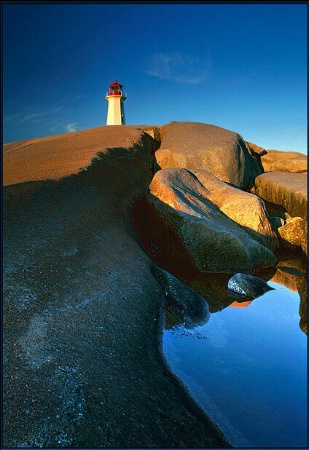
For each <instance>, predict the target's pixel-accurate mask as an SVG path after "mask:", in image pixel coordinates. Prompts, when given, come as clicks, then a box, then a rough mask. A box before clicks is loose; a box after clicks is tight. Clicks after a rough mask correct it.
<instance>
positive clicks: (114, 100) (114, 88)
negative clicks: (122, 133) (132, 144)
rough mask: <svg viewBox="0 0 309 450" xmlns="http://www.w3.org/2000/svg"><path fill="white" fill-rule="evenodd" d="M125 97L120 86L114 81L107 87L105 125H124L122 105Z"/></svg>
mask: <svg viewBox="0 0 309 450" xmlns="http://www.w3.org/2000/svg"><path fill="white" fill-rule="evenodd" d="M126 98H127V97H126V96H125V95H123V93H122V85H121V84H119V83H118V81H117V80H115V81H114V82H113V83H112V84H110V85H109V87H108V92H107V94H106V97H105V99H106V100H107V101H108V110H107V120H106V125H125V124H126V122H125V117H124V104H123V102H124V101H125V100H126Z"/></svg>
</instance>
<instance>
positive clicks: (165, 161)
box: [156, 122, 262, 188]
mask: <svg viewBox="0 0 309 450" xmlns="http://www.w3.org/2000/svg"><path fill="white" fill-rule="evenodd" d="M161 137H162V143H161V147H160V149H159V150H157V152H156V158H157V162H158V164H159V166H160V167H161V168H162V169H168V168H173V167H178V168H186V169H189V170H195V169H198V170H200V169H204V170H207V171H208V172H210V173H212V174H213V175H215V176H216V177H217V178H219V179H220V180H222V181H225V182H227V183H230V184H231V185H233V186H236V187H240V188H246V187H247V186H249V185H251V183H252V182H253V180H254V178H255V177H256V176H257V175H259V174H260V173H262V170H261V167H260V166H259V163H258V161H257V160H256V159H255V158H254V157H253V156H252V155H251V154H250V153H249V151H248V147H247V146H246V143H245V141H244V140H243V139H242V137H241V136H240V135H239V134H237V133H234V132H232V131H229V130H226V129H224V128H220V127H216V126H214V125H206V124H202V123H193V122H187V123H186V122H172V123H170V124H168V125H165V126H164V127H162V129H161Z"/></svg>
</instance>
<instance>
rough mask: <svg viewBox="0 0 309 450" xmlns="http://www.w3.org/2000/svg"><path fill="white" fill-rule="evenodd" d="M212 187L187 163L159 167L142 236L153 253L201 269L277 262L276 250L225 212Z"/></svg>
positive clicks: (255, 266) (230, 270)
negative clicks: (212, 196)
mask: <svg viewBox="0 0 309 450" xmlns="http://www.w3.org/2000/svg"><path fill="white" fill-rule="evenodd" d="M203 175H204V176H205V174H203ZM210 185H211V183H210V181H209V185H208V187H209V186H210ZM208 193H209V189H208V188H206V187H204V185H203V184H202V183H201V182H200V181H199V180H198V178H197V177H196V176H195V175H194V174H193V173H192V172H190V171H188V170H186V169H168V170H162V171H159V172H157V173H156V175H155V176H154V178H153V180H152V183H151V185H150V192H149V193H148V194H147V195H146V202H145V204H144V205H143V208H142V211H143V212H142V216H143V217H142V220H143V224H144V237H145V235H146V241H147V242H148V243H149V247H150V248H151V251H152V253H153V255H154V257H158V258H159V260H160V258H161V259H162V258H163V260H165V262H166V261H168V262H169V264H171V263H172V264H174V265H175V266H177V265H184V266H186V267H187V268H188V269H189V268H190V269H192V270H198V271H200V272H221V273H235V272H237V271H244V272H254V271H255V270H257V269H259V268H263V267H270V266H273V265H274V264H275V263H276V257H275V255H274V254H273V252H272V251H271V250H270V249H269V248H267V247H265V246H264V245H262V244H260V243H259V242H258V241H257V240H256V239H254V238H253V237H252V236H251V235H250V234H249V233H248V232H247V231H246V230H245V227H243V226H240V225H238V224H237V223H236V222H235V221H234V220H231V219H230V218H228V217H227V215H226V214H224V213H223V212H221V211H220V208H219V207H218V206H217V205H215V204H214V203H213V202H212V201H210V200H209V199H208ZM264 218H265V220H267V219H266V216H265V217H264ZM270 241H271V239H270ZM144 242H145V239H144ZM146 245H147V244H146Z"/></svg>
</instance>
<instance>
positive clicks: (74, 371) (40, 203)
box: [3, 130, 229, 448]
mask: <svg viewBox="0 0 309 450" xmlns="http://www.w3.org/2000/svg"><path fill="white" fill-rule="evenodd" d="M108 132H110V130H108ZM134 135H135V138H137V143H136V145H134V146H132V147H130V146H129V147H124V146H120V147H114V148H105V147H104V139H102V134H101V144H102V146H103V148H101V150H102V151H101V154H100V155H97V156H96V157H95V158H94V159H93V162H92V164H90V161H89V163H88V167H85V170H82V171H81V172H80V173H78V174H75V175H71V176H68V177H66V178H63V179H59V175H58V172H53V171H52V169H53V162H52V160H48V158H47V153H48V152H47V151H46V153H45V152H44V151H43V153H44V155H43V156H44V158H47V161H49V170H50V172H49V173H48V174H46V177H47V178H50V179H53V180H54V181H34V182H31V177H30V178H28V180H29V183H25V184H23V183H21V184H19V185H12V183H14V181H12V180H13V176H14V174H12V178H10V176H11V175H10V173H9V172H7V176H8V177H9V178H7V180H8V181H7V182H8V184H10V186H8V187H7V188H5V191H4V194H5V201H4V224H3V228H4V270H3V272H4V273H3V277H4V279H3V281H4V299H3V306H4V317H3V333H4V360H3V363H4V367H3V370H4V372H3V375H4V379H3V393H4V398H5V400H4V403H3V418H4V422H3V425H4V429H3V431H4V434H3V437H4V441H3V444H4V446H5V447H12V448H20V447H30V448H33V447H50V448H59V447H60V448H61V447H62V448H67V447H73V448H79V447H80V448H106V447H113V448H117V447H120V448H126V447H130V448H134V447H141V448H143V447H145V448H149V447H154V448H165V447H167V448H168V447H171V448H173V447H176V448H188V447H225V446H229V444H228V443H227V441H226V440H225V438H224V437H223V435H222V433H221V432H220V431H219V430H218V428H217V427H216V426H215V425H214V424H213V423H212V422H211V421H210V420H209V419H208V417H207V416H206V415H205V414H204V413H203V412H202V410H201V409H200V408H199V407H198V406H197V405H196V403H195V402H194V401H193V400H192V398H191V397H190V396H189V394H188V393H187V392H186V390H185V389H184V387H183V386H182V385H181V384H180V383H179V380H178V379H177V378H176V377H174V376H173V375H172V374H171V372H170V371H169V369H168V367H167V365H166V363H165V360H164V358H163V356H162V352H161V345H162V344H161V333H162V326H163V323H162V314H163V309H164V295H162V289H161V287H160V286H159V284H158V282H157V280H156V279H155V278H154V277H153V275H152V273H151V270H150V266H151V265H152V262H151V261H150V260H149V258H148V257H147V256H146V254H145V253H144V252H143V251H142V249H141V248H140V246H139V245H138V244H137V242H136V238H135V234H134V232H133V230H132V228H131V225H130V220H129V217H128V210H129V209H130V207H131V205H132V203H133V202H134V199H135V198H136V197H137V196H140V195H142V194H143V193H145V191H146V189H147V188H148V185H149V183H150V180H151V178H152V172H151V167H150V166H151V164H152V161H153V157H152V148H151V146H150V145H148V144H149V141H148V139H149V138H148V137H147V136H145V140H143V137H142V135H141V131H140V132H138V133H136V132H134ZM129 136H130V133H129ZM124 137H125V136H123V138H124ZM70 138H72V137H70ZM128 139H129V137H128ZM130 139H131V136H130ZM64 141H65V142H66V140H64ZM56 142H57V143H56ZM130 142H131V141H130ZM61 143H62V141H61V139H60V138H59V140H55V141H54V144H55V148H56V149H57V153H58V155H60V156H61V158H62V161H65V158H66V151H65V148H66V146H64V147H62V151H61ZM86 143H87V140H86V141H84V145H85V153H87V160H88V158H90V160H91V158H92V156H90V155H92V150H91V151H90V152H88V150H87V146H86ZM79 145H80V146H81V147H82V143H81V142H79ZM130 145H131V144H130ZM21 147H22V144H21V145H20V148H19V154H20V158H22V159H23V158H25V157H26V155H27V151H26V148H25V151H24V152H22V151H21ZM39 149H40V146H38V149H37V150H38V152H39ZM43 150H44V146H43ZM72 151H73V150H72ZM79 151H81V150H79ZM30 154H31V152H30ZM35 155H37V159H36V158H35ZM43 156H42V157H43ZM40 157H41V156H40V155H39V154H38V153H37V154H35V152H34V153H33V154H32V159H31V160H30V159H28V163H30V162H31V163H32V164H34V170H33V173H36V170H35V167H36V166H35V164H36V161H39V160H40ZM29 158H30V157H29ZM70 158H71V157H70V156H69V160H70V161H73V159H74V158H73V156H72V159H70ZM76 159H78V157H77V156H76ZM18 161H19V160H18V158H17V156H16V160H15V163H16V164H18ZM4 163H5V161H4ZM9 164H11V163H8V166H6V167H7V168H8V167H10V166H9ZM39 166H40V164H39ZM76 166H77V167H76ZM12 167H13V166H12ZM74 167H75V169H76V171H77V172H78V167H79V162H78V161H77V162H76V161H75V162H74ZM75 169H74V171H73V172H74V173H75ZM12 170H13V169H12ZM25 170H26V169H25ZM29 170H30V169H29ZM40 170H41V169H40V167H38V171H37V173H38V174H40V175H39V177H40V178H41V177H43V178H44V176H43V174H42V172H41V171H40ZM57 170H58V169H57ZM63 170H64V171H66V170H68V168H64V169H63ZM70 170H71V169H70ZM31 171H32V169H31ZM17 172H18V171H17ZM29 173H30V172H29ZM31 173H32V172H31ZM20 175H21V174H20ZM18 176H19V175H18ZM10 180H11V181H10Z"/></svg>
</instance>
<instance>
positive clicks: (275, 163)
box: [261, 150, 308, 173]
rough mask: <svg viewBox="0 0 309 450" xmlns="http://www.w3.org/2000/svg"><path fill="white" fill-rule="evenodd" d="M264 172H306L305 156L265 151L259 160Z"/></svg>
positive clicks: (296, 153) (294, 153) (295, 153)
mask: <svg viewBox="0 0 309 450" xmlns="http://www.w3.org/2000/svg"><path fill="white" fill-rule="evenodd" d="M261 161H262V165H263V168H264V171H265V172H292V173H302V172H307V170H308V163H307V156H306V155H304V154H303V153H298V152H283V151H279V150H267V152H266V154H265V155H262V158H261Z"/></svg>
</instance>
